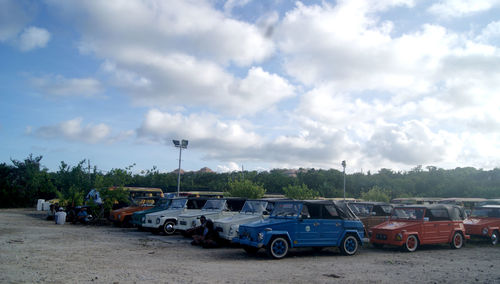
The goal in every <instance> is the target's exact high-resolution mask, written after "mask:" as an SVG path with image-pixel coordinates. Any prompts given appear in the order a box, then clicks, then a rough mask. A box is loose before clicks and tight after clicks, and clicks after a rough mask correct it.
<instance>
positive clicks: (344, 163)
mask: <svg viewBox="0 0 500 284" xmlns="http://www.w3.org/2000/svg"><path fill="white" fill-rule="evenodd" d="M345 166H346V162H345V160H344V161H342V167H343V168H344V201H345Z"/></svg>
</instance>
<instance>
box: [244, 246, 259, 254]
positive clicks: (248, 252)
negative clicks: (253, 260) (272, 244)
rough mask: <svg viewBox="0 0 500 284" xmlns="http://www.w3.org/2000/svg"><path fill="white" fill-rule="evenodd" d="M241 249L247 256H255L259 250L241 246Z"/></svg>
mask: <svg viewBox="0 0 500 284" xmlns="http://www.w3.org/2000/svg"><path fill="white" fill-rule="evenodd" d="M243 249H244V250H245V252H246V253H247V254H249V255H256V254H257V252H258V251H259V248H257V247H252V246H243Z"/></svg>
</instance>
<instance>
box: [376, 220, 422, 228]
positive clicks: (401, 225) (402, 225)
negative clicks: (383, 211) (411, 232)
mask: <svg viewBox="0 0 500 284" xmlns="http://www.w3.org/2000/svg"><path fill="white" fill-rule="evenodd" d="M417 224H419V223H418V222H400V221H387V222H384V223H382V224H379V225H377V226H375V227H373V228H372V229H374V230H375V229H379V230H401V229H405V228H411V227H413V226H415V225H417Z"/></svg>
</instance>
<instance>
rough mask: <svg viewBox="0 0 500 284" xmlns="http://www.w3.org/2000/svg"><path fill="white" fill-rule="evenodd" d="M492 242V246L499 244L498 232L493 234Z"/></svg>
mask: <svg viewBox="0 0 500 284" xmlns="http://www.w3.org/2000/svg"><path fill="white" fill-rule="evenodd" d="M490 241H491V244H492V245H496V244H498V231H497V230H495V231H493V233H491V237H490Z"/></svg>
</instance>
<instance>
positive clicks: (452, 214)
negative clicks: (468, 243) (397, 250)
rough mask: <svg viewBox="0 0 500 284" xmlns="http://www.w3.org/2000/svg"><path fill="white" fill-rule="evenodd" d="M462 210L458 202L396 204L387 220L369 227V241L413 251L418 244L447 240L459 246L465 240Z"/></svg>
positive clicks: (454, 246) (467, 236) (452, 244)
mask: <svg viewBox="0 0 500 284" xmlns="http://www.w3.org/2000/svg"><path fill="white" fill-rule="evenodd" d="M464 218H465V212H464V210H463V208H462V207H460V206H457V205H444V204H436V205H414V206H411V205H410V206H397V207H395V208H394V209H393V210H392V214H391V217H390V218H389V220H388V221H386V222H384V223H382V224H379V225H377V226H374V227H372V229H371V230H370V232H369V234H370V243H372V244H373V246H375V247H379V248H380V247H382V246H384V245H392V246H399V247H401V248H402V249H403V250H405V251H409V252H413V251H415V250H417V248H418V246H419V245H426V244H440V243H448V244H450V245H451V247H452V248H455V249H458V248H461V247H462V246H463V245H464V243H465V239H470V236H469V235H466V234H465V226H464V222H463V220H464Z"/></svg>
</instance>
